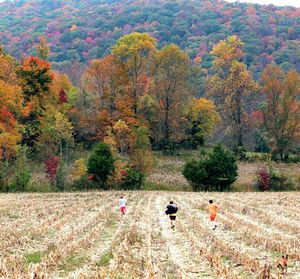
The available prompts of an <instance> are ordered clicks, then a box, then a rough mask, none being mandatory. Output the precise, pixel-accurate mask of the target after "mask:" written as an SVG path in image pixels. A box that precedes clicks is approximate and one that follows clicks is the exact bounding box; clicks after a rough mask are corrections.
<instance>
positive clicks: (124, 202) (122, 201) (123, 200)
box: [119, 198, 127, 207]
mask: <svg viewBox="0 0 300 279" xmlns="http://www.w3.org/2000/svg"><path fill="white" fill-rule="evenodd" d="M126 202H127V201H126V199H124V198H123V199H119V206H120V207H125V206H126Z"/></svg>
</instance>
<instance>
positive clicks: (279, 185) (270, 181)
mask: <svg viewBox="0 0 300 279" xmlns="http://www.w3.org/2000/svg"><path fill="white" fill-rule="evenodd" d="M256 187H257V189H258V190H259V191H291V190H294V189H295V185H294V184H293V182H292V181H291V180H290V179H289V178H288V177H286V176H284V175H283V174H282V173H280V172H277V171H274V170H272V169H267V168H266V167H264V168H262V169H260V170H259V171H258V173H257V182H256Z"/></svg>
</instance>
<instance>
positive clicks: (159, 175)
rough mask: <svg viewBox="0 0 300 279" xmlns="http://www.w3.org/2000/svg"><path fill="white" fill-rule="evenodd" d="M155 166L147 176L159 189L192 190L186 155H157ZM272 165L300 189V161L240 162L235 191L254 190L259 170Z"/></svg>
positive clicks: (191, 154)
mask: <svg viewBox="0 0 300 279" xmlns="http://www.w3.org/2000/svg"><path fill="white" fill-rule="evenodd" d="M187 157H188V158H192V157H196V156H195V154H194V153H188V156H187ZM155 159H156V160H155V162H156V164H155V168H154V171H153V173H152V174H151V175H150V176H149V177H147V182H148V183H151V184H153V185H157V188H158V189H159V188H160V189H165V190H172V189H173V190H180V191H191V187H190V185H189V183H188V181H187V180H186V179H185V178H184V176H183V175H182V173H181V172H182V169H183V166H184V163H185V161H186V158H185V157H184V156H159V155H157V154H156V156H155ZM266 166H267V167H271V168H272V169H273V170H276V171H278V172H280V173H282V174H284V175H285V176H287V177H289V178H290V179H291V180H292V181H293V183H294V185H295V187H296V189H297V190H300V163H289V164H285V163H276V162H238V178H237V181H236V182H235V183H234V185H233V190H234V191H253V190H255V189H254V184H255V181H256V180H257V172H258V170H259V169H260V168H262V167H266Z"/></svg>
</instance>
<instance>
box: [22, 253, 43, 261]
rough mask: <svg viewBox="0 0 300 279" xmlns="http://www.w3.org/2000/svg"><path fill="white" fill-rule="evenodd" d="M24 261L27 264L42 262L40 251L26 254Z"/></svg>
mask: <svg viewBox="0 0 300 279" xmlns="http://www.w3.org/2000/svg"><path fill="white" fill-rule="evenodd" d="M25 261H26V263H27V264H30V263H34V264H35V263H40V262H41V261H42V253H41V252H40V251H36V252H32V253H29V254H26V255H25Z"/></svg>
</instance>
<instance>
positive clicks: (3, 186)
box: [0, 161, 10, 192]
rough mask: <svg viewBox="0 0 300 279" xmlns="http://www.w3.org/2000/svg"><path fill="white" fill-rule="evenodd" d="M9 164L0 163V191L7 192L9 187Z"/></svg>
mask: <svg viewBox="0 0 300 279" xmlns="http://www.w3.org/2000/svg"><path fill="white" fill-rule="evenodd" d="M9 176H10V174H9V164H8V162H1V161H0V191H1V192H7V191H8V188H9V187H8V185H9Z"/></svg>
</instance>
